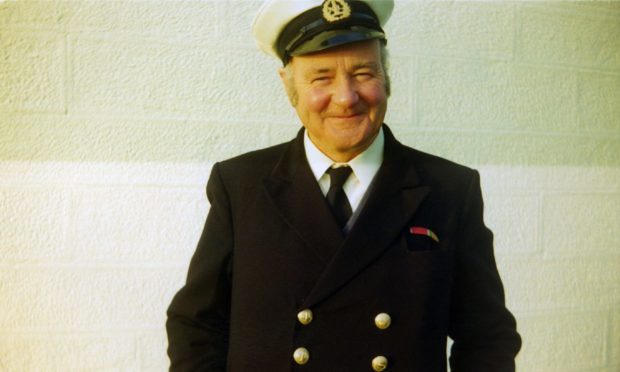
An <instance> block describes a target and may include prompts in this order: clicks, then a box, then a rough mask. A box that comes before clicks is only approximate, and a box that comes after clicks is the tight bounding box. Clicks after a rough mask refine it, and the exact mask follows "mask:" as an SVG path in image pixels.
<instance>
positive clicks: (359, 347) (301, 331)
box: [167, 0, 521, 372]
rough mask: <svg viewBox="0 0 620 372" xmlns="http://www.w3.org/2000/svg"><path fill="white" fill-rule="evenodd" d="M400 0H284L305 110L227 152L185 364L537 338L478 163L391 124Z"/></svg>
mask: <svg viewBox="0 0 620 372" xmlns="http://www.w3.org/2000/svg"><path fill="white" fill-rule="evenodd" d="M392 8H393V3H392V1H385V0H374V1H371V0H367V1H348V0H325V1H323V2H321V1H318V0H305V1H282V0H270V1H267V2H266V3H265V4H264V5H263V7H262V8H261V9H260V10H259V12H258V15H257V17H256V19H255V23H254V27H253V32H254V35H255V37H256V39H257V41H258V44H259V46H260V47H261V49H263V50H264V51H266V52H267V53H269V54H271V55H273V56H276V57H277V58H279V59H281V60H282V62H283V64H284V67H283V68H282V69H280V71H279V73H280V78H281V79H282V82H283V83H284V87H285V89H286V92H287V94H288V97H289V99H290V102H291V104H292V106H293V107H294V108H295V110H296V112H297V115H298V116H299V119H300V121H301V124H302V125H303V128H302V129H301V130H300V131H299V134H298V136H297V138H295V139H294V140H292V141H291V142H288V143H284V144H280V145H277V146H274V147H271V148H267V149H263V150H259V151H255V152H251V153H248V154H244V155H241V156H239V157H236V158H234V159H230V160H226V161H223V162H221V163H218V164H216V165H215V166H214V167H213V170H212V173H211V177H210V179H209V182H208V185H207V196H208V198H209V201H210V203H211V209H210V211H209V215H208V217H207V221H206V224H205V227H204V231H203V234H202V237H201V238H200V241H199V243H198V247H197V249H196V252H195V254H194V257H193V258H192V261H191V264H190V268H189V273H188V277H187V283H186V284H185V286H184V287H183V288H182V289H181V290H180V291H179V292H178V293H177V295H176V296H175V298H174V299H173V301H172V304H171V305H170V308H169V310H168V322H167V329H168V336H169V349H168V354H169V356H170V359H171V361H172V365H171V370H172V371H224V370H227V371H252V372H278V371H292V370H294V371H320V372H330V371H345V372H346V371H352V372H360V371H373V370H374V371H421V372H425V371H431V372H434V371H438V372H439V371H446V368H447V362H446V359H447V358H446V343H447V338H448V337H450V338H451V339H452V340H453V341H454V343H453V345H452V348H451V352H450V358H449V360H450V366H451V369H452V371H454V372H462V371H475V372H494V371H497V372H499V371H502V372H503V371H514V357H515V355H516V353H517V352H518V350H519V347H520V344H521V342H520V338H519V335H518V334H517V332H516V330H515V320H514V318H513V317H512V315H511V314H510V313H509V312H508V310H507V309H506V308H505V305H504V294H503V289H502V284H501V281H500V277H499V275H498V272H497V269H496V265H495V261H494V257H493V247H492V234H491V232H490V231H489V230H488V229H487V228H486V227H485V225H484V223H483V217H482V198H481V192H480V186H479V178H478V173H477V172H476V171H475V170H472V169H469V168H466V167H463V166H460V165H457V164H455V163H452V162H449V161H447V160H444V159H441V158H438V157H435V156H432V155H429V154H425V153H422V152H419V151H416V150H414V149H411V148H409V147H406V146H404V145H402V144H400V143H399V142H398V141H397V140H396V139H395V138H394V136H393V135H392V133H391V131H390V129H389V128H388V127H387V126H386V125H385V124H384V123H383V119H384V116H385V113H386V109H387V101H388V95H389V79H388V76H387V71H386V51H385V44H386V36H385V33H384V31H383V30H382V26H383V24H384V23H385V22H386V21H387V19H388V18H389V16H390V14H391V12H392Z"/></svg>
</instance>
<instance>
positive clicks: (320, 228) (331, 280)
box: [265, 125, 429, 307]
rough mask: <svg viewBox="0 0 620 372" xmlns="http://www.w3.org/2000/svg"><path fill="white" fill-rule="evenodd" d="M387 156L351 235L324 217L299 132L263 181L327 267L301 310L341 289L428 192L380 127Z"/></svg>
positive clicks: (400, 149) (326, 209)
mask: <svg viewBox="0 0 620 372" xmlns="http://www.w3.org/2000/svg"><path fill="white" fill-rule="evenodd" d="M383 132H384V136H385V149H384V151H385V153H384V160H383V164H382V165H381V167H380V168H379V171H378V173H377V176H376V177H375V181H374V182H373V185H371V189H370V190H369V192H370V195H369V197H368V199H367V201H366V203H365V205H364V206H363V209H362V210H361V212H360V215H359V217H358V219H357V221H356V223H355V225H354V226H353V228H352V230H351V231H350V232H349V234H348V235H347V236H346V238H345V237H344V236H343V235H342V233H341V231H340V229H339V228H338V226H337V225H336V223H335V221H334V220H333V219H331V218H326V216H329V215H330V212H329V207H328V206H327V203H326V201H325V198H324V197H323V194H322V193H321V190H320V188H319V186H318V184H317V182H316V180H315V178H314V175H313V174H312V171H311V170H310V167H309V165H308V162H307V160H306V158H305V154H304V148H303V135H304V132H303V129H302V130H300V131H299V133H298V135H297V138H296V139H294V140H293V141H292V142H290V143H289V146H288V148H287V150H286V152H285V154H284V155H283V157H282V158H281V159H280V161H279V162H278V164H277V165H276V166H275V167H274V170H273V172H272V174H271V177H270V178H268V179H266V180H265V187H266V190H267V193H268V194H269V196H270V197H271V199H272V200H273V202H274V204H275V205H276V207H277V208H278V209H279V210H280V213H281V214H282V216H283V218H284V219H285V220H286V221H287V222H288V223H289V224H290V226H291V227H292V228H293V229H295V230H296V231H297V232H298V233H299V235H300V236H301V237H302V238H303V239H304V241H306V242H307V244H308V246H309V247H310V249H312V250H313V251H314V252H315V253H316V254H317V256H318V257H319V258H320V259H322V260H323V261H324V262H325V264H326V266H325V269H324V270H323V272H322V274H321V276H320V278H319V279H318V281H317V282H316V284H315V286H314V288H313V289H312V291H311V292H310V294H309V295H308V296H307V297H306V299H305V301H304V303H303V304H301V306H302V307H310V306H313V305H315V304H316V303H318V302H320V301H321V300H323V299H325V298H326V297H327V296H329V295H330V294H332V293H333V292H335V291H336V290H338V289H339V288H340V287H342V286H343V285H345V284H346V283H347V282H348V281H349V280H350V279H351V278H353V277H354V276H355V275H356V274H357V273H358V272H360V271H361V270H363V269H364V268H365V267H367V266H368V265H369V264H370V263H371V262H372V261H373V260H375V259H376V258H377V257H378V256H379V255H380V254H381V253H382V252H383V251H384V250H385V249H387V248H388V246H389V244H390V242H392V241H393V239H394V238H395V237H396V236H397V235H398V234H399V233H400V231H402V229H403V227H404V226H405V224H406V223H407V222H408V220H410V219H411V217H412V216H413V214H414V213H415V211H416V210H417V208H418V206H419V205H420V203H421V202H422V201H423V200H424V198H425V197H426V195H427V194H428V192H429V188H428V187H427V186H424V185H421V184H420V179H419V177H418V173H417V172H416V169H415V158H414V157H412V156H411V152H410V151H408V148H407V147H405V146H404V145H402V144H401V143H399V142H398V141H397V140H396V139H395V138H394V135H393V134H392V132H391V131H390V129H389V128H388V127H387V126H386V125H384V126H383Z"/></svg>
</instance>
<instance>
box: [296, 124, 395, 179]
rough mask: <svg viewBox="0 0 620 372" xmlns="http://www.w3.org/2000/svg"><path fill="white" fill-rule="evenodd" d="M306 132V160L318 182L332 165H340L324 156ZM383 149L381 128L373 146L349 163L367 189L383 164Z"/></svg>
mask: <svg viewBox="0 0 620 372" xmlns="http://www.w3.org/2000/svg"><path fill="white" fill-rule="evenodd" d="M305 132H306V133H305V135H304V148H305V151H306V158H307V159H308V163H309V164H310V169H312V173H313V174H314V178H315V179H316V180H317V181H318V180H319V179H320V178H321V177H322V176H323V174H325V171H326V170H327V169H328V168H329V167H331V166H332V164H334V163H336V164H339V163H337V162H334V161H333V160H332V159H330V158H329V157H328V156H327V155H325V154H323V153H322V152H321V150H319V149H318V148H317V147H316V145H315V144H314V143H313V142H312V141H311V140H310V137H309V136H308V131H307V130H306V131H305ZM383 147H384V136H383V128H380V129H379V133H378V134H377V137H376V138H375V140H374V141H373V142H372V144H370V146H369V147H368V148H367V149H366V150H364V152H362V153H361V154H359V155H357V156H356V157H355V158H353V159H351V160H350V161H349V162H348V163H347V164H348V165H349V166H350V167H351V169H352V170H353V174H355V177H357V179H358V180H359V181H360V182H361V183H362V184H364V186H366V187H368V186H369V185H370V183H371V182H372V179H373V178H374V177H375V174H377V171H378V170H379V167H381V163H382V162H383Z"/></svg>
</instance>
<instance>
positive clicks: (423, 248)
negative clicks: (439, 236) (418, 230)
mask: <svg viewBox="0 0 620 372" xmlns="http://www.w3.org/2000/svg"><path fill="white" fill-rule="evenodd" d="M403 235H404V238H403V239H402V242H403V245H404V247H405V248H406V249H407V250H408V251H410V252H427V251H435V250H439V249H441V245H440V244H439V242H438V241H436V240H434V239H433V238H431V237H430V236H426V235H419V234H412V233H411V232H409V231H406V232H404V234H403Z"/></svg>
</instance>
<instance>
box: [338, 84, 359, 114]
mask: <svg viewBox="0 0 620 372" xmlns="http://www.w3.org/2000/svg"><path fill="white" fill-rule="evenodd" d="M332 100H333V101H334V103H335V104H337V105H339V106H342V107H351V106H353V105H355V104H356V103H357V101H358V100H359V95H358V93H357V88H356V86H355V83H354V82H353V81H351V79H350V78H341V79H338V80H337V81H336V83H335V86H334V94H333V96H332Z"/></svg>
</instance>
